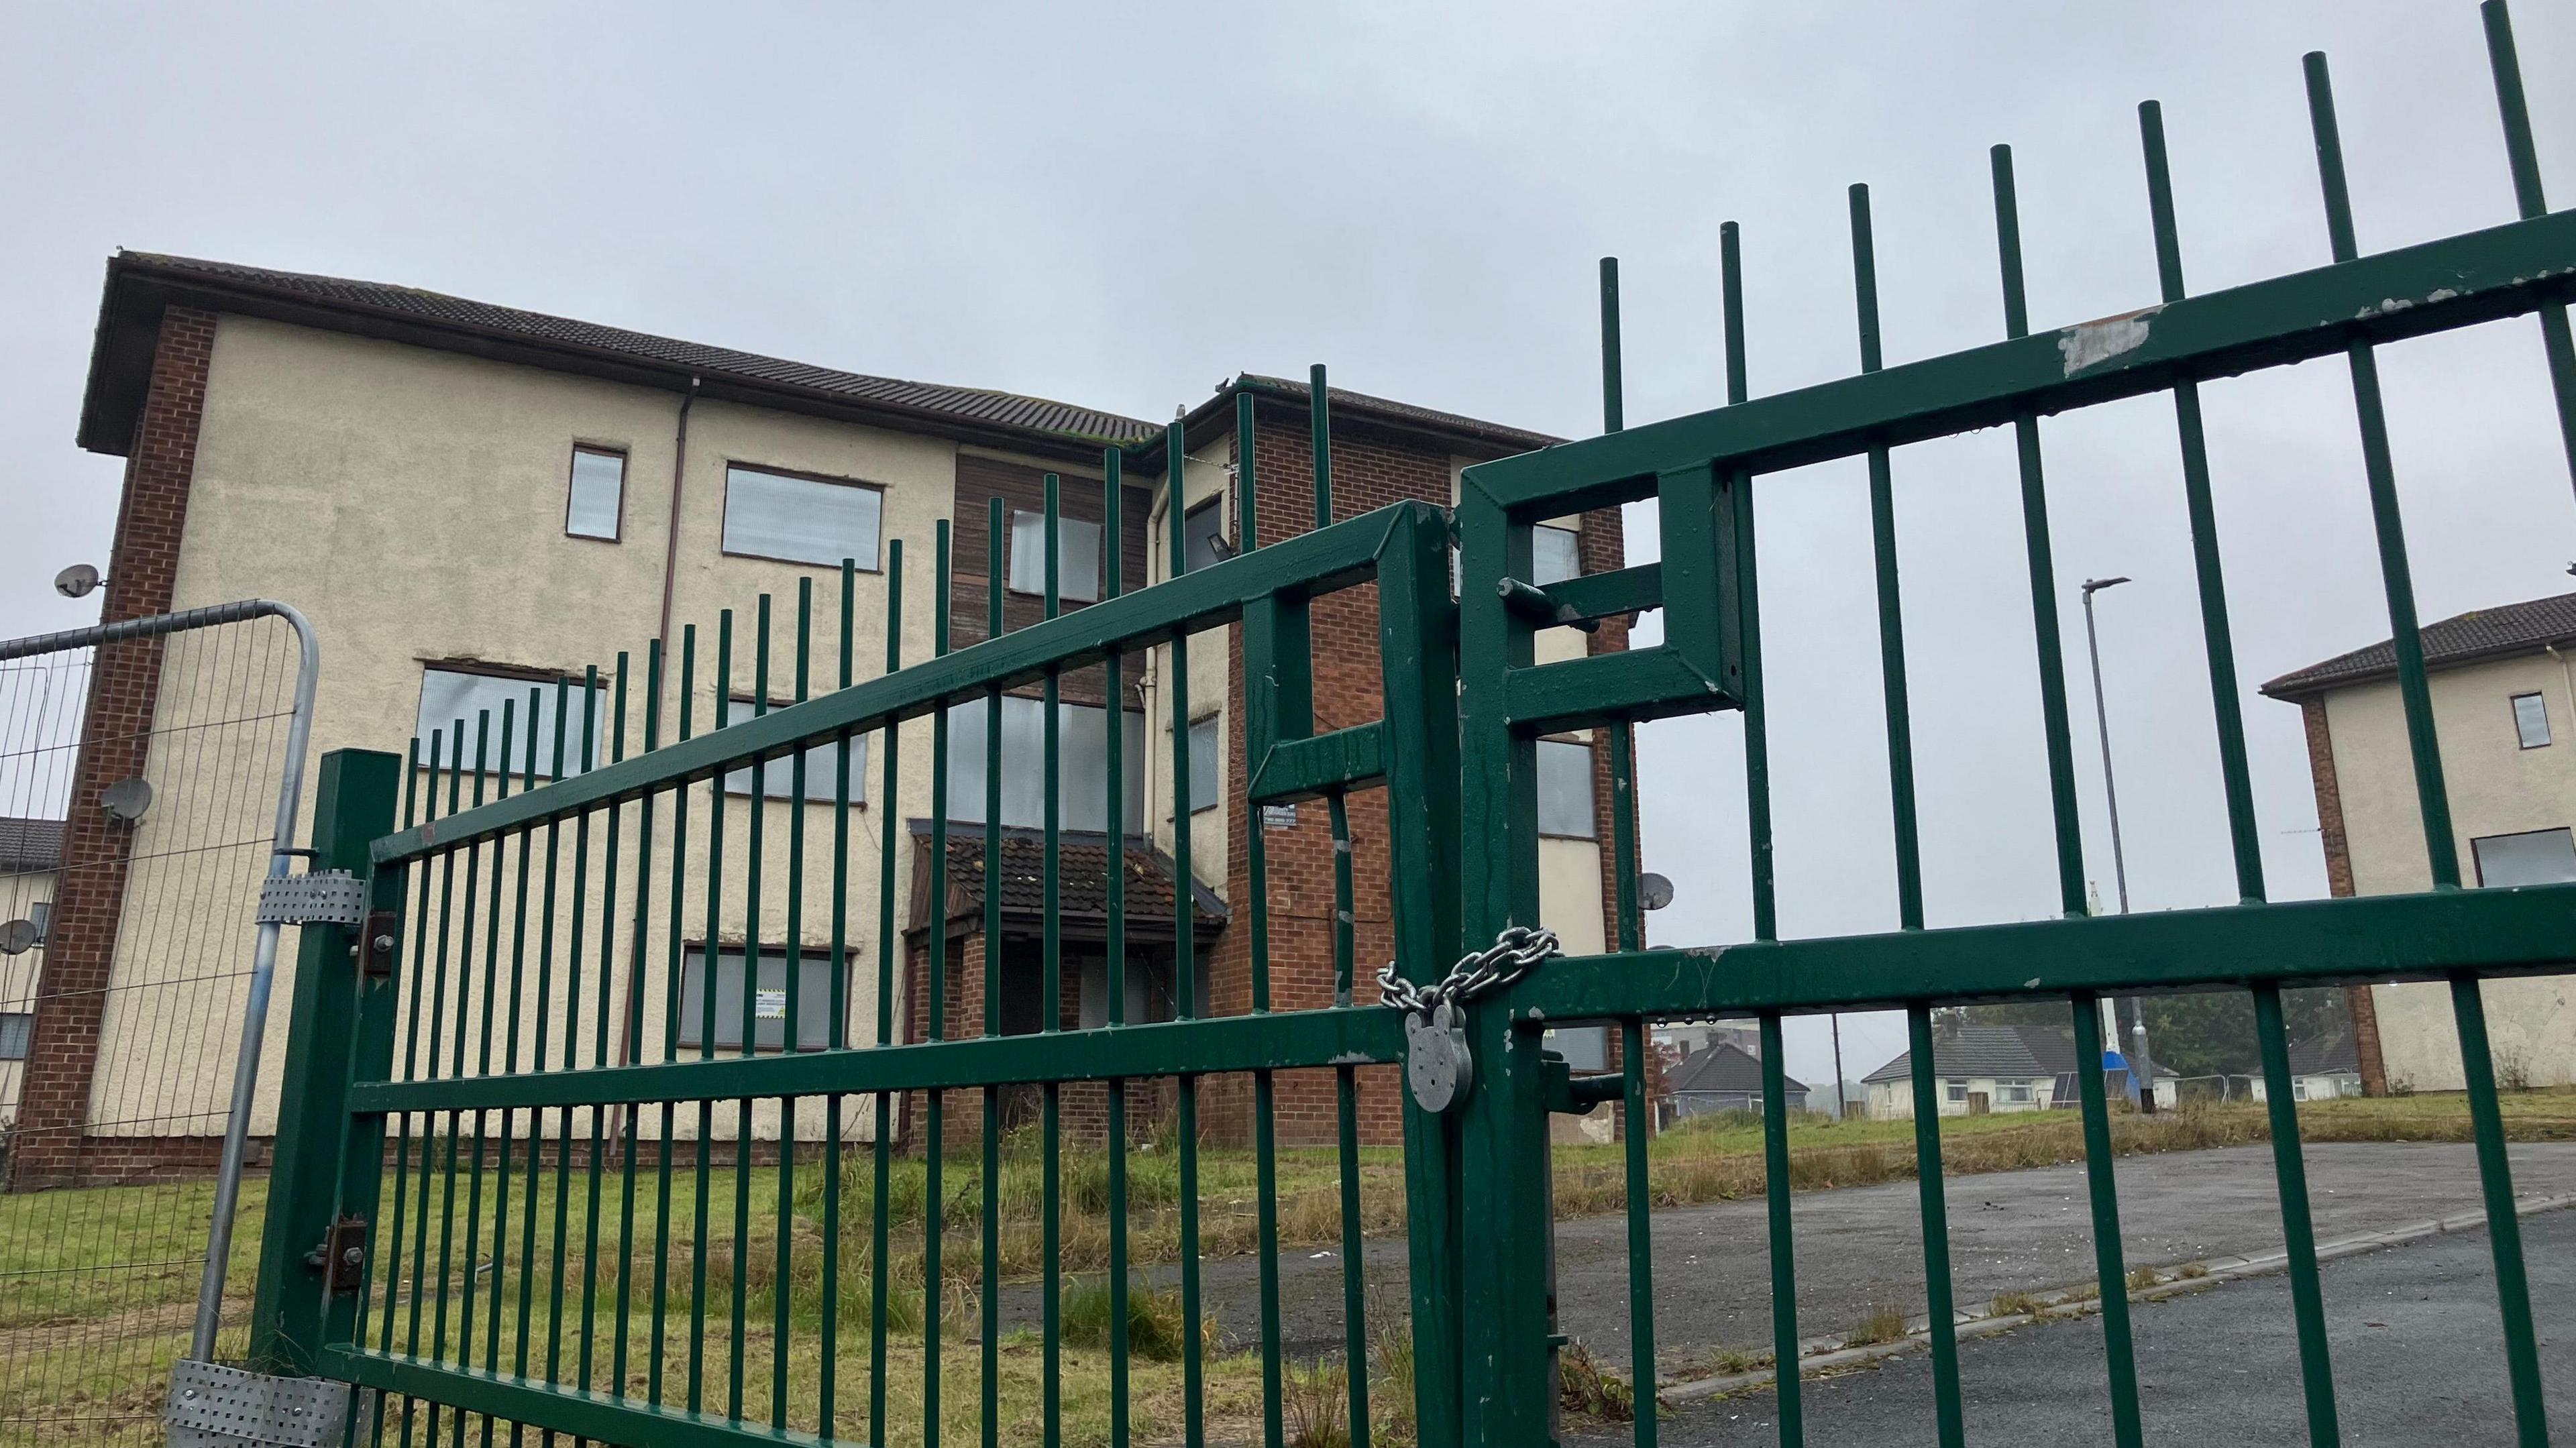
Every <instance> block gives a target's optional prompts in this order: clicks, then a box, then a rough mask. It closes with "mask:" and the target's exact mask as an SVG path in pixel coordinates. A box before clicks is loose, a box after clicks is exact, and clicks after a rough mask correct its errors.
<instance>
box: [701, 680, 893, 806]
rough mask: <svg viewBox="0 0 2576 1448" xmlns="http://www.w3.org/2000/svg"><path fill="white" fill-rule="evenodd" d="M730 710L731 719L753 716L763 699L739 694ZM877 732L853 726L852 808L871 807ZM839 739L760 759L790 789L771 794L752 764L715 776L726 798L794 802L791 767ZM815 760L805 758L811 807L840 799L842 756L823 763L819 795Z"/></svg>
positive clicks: (777, 702) (776, 704)
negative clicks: (871, 756)
mask: <svg viewBox="0 0 2576 1448" xmlns="http://www.w3.org/2000/svg"><path fill="white" fill-rule="evenodd" d="M793 702H794V701H793V700H785V699H772V700H770V701H769V707H770V708H772V709H784V708H786V707H788V706H789V705H790V704H791V703H793ZM735 709H741V710H747V711H750V712H748V713H742V714H735V713H732V712H731V711H732V710H735ZM727 710H728V713H727V718H728V719H729V720H734V719H746V718H750V717H752V716H753V715H755V714H757V713H758V712H760V701H759V699H758V698H757V697H756V696H754V695H750V694H736V695H734V696H733V698H732V700H731V702H730V703H729V704H728V706H727ZM874 732H876V731H873V730H868V729H856V730H852V731H851V733H850V746H851V747H850V808H852V809H856V810H864V809H866V808H867V807H868V791H867V773H868V736H869V735H870V734H871V733H874ZM840 743H841V741H840V740H838V739H824V740H819V741H817V742H815V743H812V744H808V745H805V746H803V747H802V748H798V749H793V750H790V751H789V752H787V753H785V754H782V755H779V756H778V757H777V758H775V759H766V760H763V761H761V767H762V768H764V769H766V770H768V771H769V776H768V777H769V778H770V779H784V780H787V781H789V784H788V790H789V792H788V793H784V794H771V793H769V792H768V791H767V790H765V789H763V788H761V785H762V784H763V783H764V782H765V781H762V780H756V779H754V778H753V777H752V766H751V765H748V764H739V765H736V766H734V767H733V768H731V769H728V770H726V771H725V772H724V773H723V774H720V775H718V776H716V778H717V781H718V783H719V785H720V786H721V787H722V789H723V790H724V797H725V798H727V799H739V800H746V801H748V800H759V801H760V802H762V803H763V804H786V805H792V804H794V803H795V802H796V796H795V794H794V792H793V791H794V783H793V782H794V779H795V776H794V775H793V774H792V773H790V772H789V771H791V770H793V769H794V768H795V767H796V758H797V756H798V755H800V754H815V753H819V752H821V751H824V750H829V749H837V748H839V747H840ZM814 763H815V761H813V760H810V759H809V760H807V761H806V770H805V804H806V807H807V808H809V809H810V808H812V807H813V806H815V805H818V804H820V805H837V804H838V803H839V802H840V801H839V791H838V790H837V788H835V783H836V781H835V780H834V778H833V776H834V775H835V774H836V773H837V772H838V771H839V768H840V758H839V756H837V755H833V756H829V763H827V764H825V765H824V769H823V792H822V793H821V794H819V795H818V794H816V793H815V792H814V768H813V766H814ZM737 777H739V778H740V779H741V780H742V781H743V787H742V788H740V789H736V788H734V780H735V779H736V778H737Z"/></svg>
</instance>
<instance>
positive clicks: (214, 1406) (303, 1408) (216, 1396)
mask: <svg viewBox="0 0 2576 1448" xmlns="http://www.w3.org/2000/svg"><path fill="white" fill-rule="evenodd" d="M161 1417H162V1421H164V1422H165V1423H167V1424H168V1425H169V1427H170V1448H239V1445H245V1444H256V1445H260V1448H337V1445H338V1444H339V1442H340V1439H341V1430H342V1427H343V1425H344V1424H345V1423H346V1422H347V1421H348V1417H349V1385H348V1384H347V1383H340V1382H333V1381H331V1380H330V1379H327V1378H281V1377H271V1376H270V1375H268V1374H266V1373H254V1372H251V1371H248V1370H247V1369H243V1368H236V1367H226V1366H225V1365H223V1364H222V1363H201V1362H195V1361H191V1360H186V1359H183V1360H181V1361H180V1363H179V1364H178V1365H177V1366H176V1367H174V1368H172V1369H171V1370H170V1403H169V1406H168V1407H167V1408H165V1409H164V1410H163V1411H162V1414H161Z"/></svg>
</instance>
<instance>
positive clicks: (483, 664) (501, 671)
mask: <svg viewBox="0 0 2576 1448" xmlns="http://www.w3.org/2000/svg"><path fill="white" fill-rule="evenodd" d="M593 541H597V540H593ZM414 662H416V663H417V664H419V665H420V682H421V693H424V694H425V693H427V692H428V689H429V676H430V674H431V673H432V672H433V671H435V672H437V673H441V674H471V675H476V676H479V677H482V678H487V679H507V680H509V681H510V682H512V683H515V684H535V685H537V686H538V687H539V688H541V689H543V690H545V691H547V692H548V694H549V695H551V693H552V691H553V689H554V686H555V682H556V681H557V680H558V679H560V680H563V681H564V707H565V708H566V709H567V710H577V709H579V708H580V705H581V694H582V682H581V679H582V675H581V671H580V670H579V669H541V668H536V667H534V666H531V665H527V664H498V663H493V662H490V661H488V660H484V659H417V660H415V661H414ZM613 685H614V679H613V677H612V676H611V675H609V674H607V673H605V672H603V673H602V674H601V675H600V677H599V683H598V684H597V685H596V686H595V687H596V689H597V691H598V695H599V704H600V708H599V712H598V714H597V715H596V716H595V720H596V723H597V725H598V728H599V733H598V736H597V737H596V738H594V739H592V740H591V760H590V763H589V765H588V766H587V767H584V766H583V765H582V763H581V729H580V725H579V723H578V722H577V721H578V718H579V716H578V715H577V714H568V715H567V717H566V723H565V727H564V771H565V772H564V774H563V775H562V776H561V777H562V778H564V779H570V778H573V777H574V776H575V775H581V774H588V773H589V772H590V771H591V770H594V769H598V768H600V767H601V766H602V765H605V764H607V763H608V762H609V761H608V752H609V745H610V740H609V734H610V731H612V730H613V729H614V728H615V727H616V721H614V720H613V719H611V718H609V715H608V702H609V699H610V695H611V690H612V687H613ZM548 702H549V703H551V702H552V700H551V698H549V699H548ZM420 710H421V705H420V702H419V700H418V698H417V697H415V699H414V701H413V703H412V727H413V729H414V730H415V731H416V737H417V739H418V741H419V743H420V745H421V747H422V748H423V749H427V748H428V747H429V730H427V729H421V728H420V717H421V716H420ZM500 712H501V711H500V710H498V709H495V710H493V711H492V713H493V716H494V717H493V730H494V732H493V739H492V742H493V743H494V744H496V745H497V744H499V743H500V742H501V741H500V733H499V728H500V718H499V715H500ZM473 721H474V716H473V715H471V714H469V715H466V716H465V722H467V723H468V724H471V723H472V722H473ZM455 722H456V720H454V719H453V718H450V719H442V720H440V721H438V722H437V723H435V724H433V725H432V726H431V728H435V729H444V728H446V727H447V726H448V725H450V724H453V723H455ZM525 737H526V736H524V735H522V736H520V737H519V739H514V740H513V741H511V742H512V745H513V747H514V748H515V749H516V750H517V753H516V757H515V758H514V759H509V760H503V761H502V762H501V768H500V769H499V770H498V771H484V772H486V773H492V772H498V773H504V774H516V773H518V772H519V767H520V765H522V764H525V763H526V762H527V757H528V756H527V750H526V746H525V744H524V743H523V742H522V741H523V740H524V739H525ZM454 742H455V744H456V746H457V748H459V749H461V748H463V747H464V741H463V740H462V739H461V738H460V739H458V740H456V741H454ZM537 760H538V764H539V766H540V772H539V774H538V778H540V779H544V780H548V781H552V780H554V779H555V778H557V776H555V775H552V774H547V773H544V772H543V771H544V770H546V769H551V768H552V767H553V765H554V754H553V744H552V742H551V740H549V741H546V742H544V743H541V744H539V745H538V748H537ZM416 767H418V768H421V769H427V768H429V756H428V755H427V754H423V755H422V756H421V757H420V760H419V762H418V764H417V766H416ZM438 767H439V768H441V769H462V768H464V762H463V761H462V760H461V759H459V758H457V757H456V756H455V755H453V754H451V755H450V756H449V757H447V758H445V759H442V760H440V761H439V765H438Z"/></svg>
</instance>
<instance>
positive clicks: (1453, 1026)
mask: <svg viewBox="0 0 2576 1448" xmlns="http://www.w3.org/2000/svg"><path fill="white" fill-rule="evenodd" d="M1475 1080H1476V1062H1475V1058H1474V1057H1472V1056H1470V1055H1469V1054H1468V1053H1467V1030H1466V1027H1465V1026H1464V1025H1463V1024H1461V1023H1460V1021H1459V1019H1458V1008H1457V1007H1456V1006H1454V1005H1452V1004H1451V1003H1449V1002H1448V1001H1445V1000H1444V1001H1442V1002H1440V1003H1439V1004H1438V1005H1435V1006H1433V1007H1432V1008H1431V1016H1430V1019H1428V1020H1425V1019H1424V1018H1423V1016H1422V1014H1421V1012H1419V1011H1408V1012H1406V1013H1405V1017H1404V1081H1405V1085H1406V1086H1407V1087H1408V1088H1410V1089H1411V1090H1412V1092H1413V1100H1414V1104H1415V1105H1418V1106H1420V1107H1421V1108H1422V1109H1423V1110H1425V1111H1428V1112H1431V1113H1432V1114H1433V1115H1438V1114H1440V1113H1442V1112H1445V1111H1447V1110H1448V1109H1449V1108H1450V1107H1452V1106H1454V1105H1456V1104H1457V1103H1458V1102H1459V1101H1460V1100H1462V1099H1464V1098H1465V1096H1466V1095H1467V1091H1468V1088H1470V1087H1471V1086H1473V1085H1474V1084H1475Z"/></svg>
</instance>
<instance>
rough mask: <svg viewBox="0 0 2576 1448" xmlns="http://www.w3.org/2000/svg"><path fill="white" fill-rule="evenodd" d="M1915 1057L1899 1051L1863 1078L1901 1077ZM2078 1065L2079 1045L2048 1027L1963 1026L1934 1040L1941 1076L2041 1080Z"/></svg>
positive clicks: (1934, 1067)
mask: <svg viewBox="0 0 2576 1448" xmlns="http://www.w3.org/2000/svg"><path fill="white" fill-rule="evenodd" d="M1913 1060H1914V1053H1913V1052H1912V1051H1899V1052H1898V1053H1897V1054H1896V1059H1895V1060H1893V1061H1890V1062H1888V1063H1887V1064H1886V1065H1884V1066H1881V1067H1879V1068H1878V1069H1877V1070H1875V1071H1872V1072H1870V1073H1869V1074H1868V1075H1866V1076H1863V1077H1862V1078H1861V1080H1862V1081H1864V1082H1874V1081H1901V1080H1903V1079H1905V1077H1906V1075H1907V1073H1909V1072H1910V1071H1912V1070H1913V1069H1914V1067H1913ZM2074 1069H2075V1045H2074V1043H2073V1042H2072V1041H2069V1040H2068V1039H2067V1038H2066V1036H2065V1034H2064V1033H2063V1032H2060V1031H2057V1030H2054V1029H2052V1028H2050V1027H2047V1026H1979V1025H1963V1026H1958V1027H1956V1028H1954V1029H1952V1030H1950V1031H1948V1032H1946V1033H1935V1035H1934V1038H1933V1042H1932V1070H1933V1074H1935V1075H1939V1076H1992V1077H1999V1078H2005V1079H2028V1080H2036V1079H2038V1078H2040V1077H2043V1076H2056V1075H2058V1074H2060V1073H2062V1072H2067V1071H2072V1070H2074Z"/></svg>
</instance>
